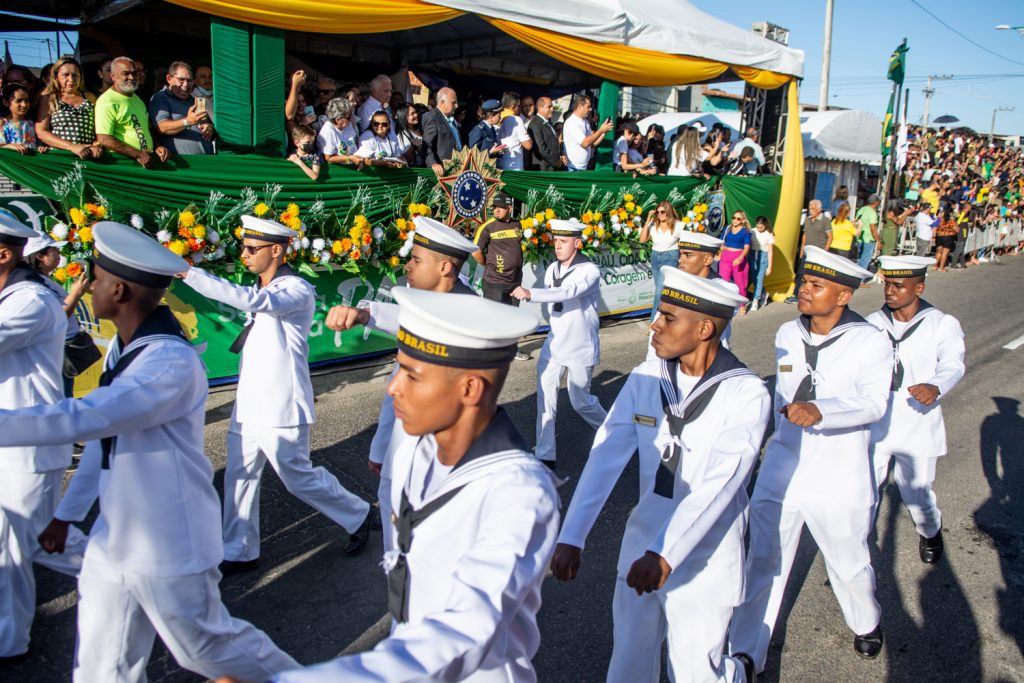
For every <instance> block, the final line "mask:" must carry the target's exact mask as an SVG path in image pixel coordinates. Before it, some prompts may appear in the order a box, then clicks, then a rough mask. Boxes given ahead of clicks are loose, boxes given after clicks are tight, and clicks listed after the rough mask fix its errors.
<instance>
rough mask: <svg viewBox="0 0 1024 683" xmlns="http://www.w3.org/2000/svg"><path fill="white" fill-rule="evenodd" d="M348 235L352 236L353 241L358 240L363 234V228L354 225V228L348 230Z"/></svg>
mask: <svg viewBox="0 0 1024 683" xmlns="http://www.w3.org/2000/svg"><path fill="white" fill-rule="evenodd" d="M348 236H349V237H351V238H352V240H353V241H357V240H359V239H360V238H361V237H362V236H363V230H362V228H360V227H359V226H358V225H356V226H353V227H352V229H351V230H349V231H348Z"/></svg>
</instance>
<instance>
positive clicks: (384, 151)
mask: <svg viewBox="0 0 1024 683" xmlns="http://www.w3.org/2000/svg"><path fill="white" fill-rule="evenodd" d="M355 156H357V157H359V158H360V159H366V164H367V165H368V166H386V167H388V168H401V167H402V166H405V160H404V159H403V158H402V145H401V143H400V142H398V138H397V137H395V134H394V133H392V132H391V119H390V117H388V113H387V112H386V111H384V110H383V109H379V110H377V111H375V112H373V115H372V116H370V127H369V129H368V130H367V131H366V132H365V133H363V134H362V135H360V136H359V149H357V150H356V153H355Z"/></svg>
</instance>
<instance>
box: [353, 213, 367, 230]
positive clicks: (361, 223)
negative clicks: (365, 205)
mask: <svg viewBox="0 0 1024 683" xmlns="http://www.w3.org/2000/svg"><path fill="white" fill-rule="evenodd" d="M356 227H357V228H362V229H364V230H365V229H366V228H368V227H370V221H368V220H366V216H364V215H363V214H359V215H358V216H356Z"/></svg>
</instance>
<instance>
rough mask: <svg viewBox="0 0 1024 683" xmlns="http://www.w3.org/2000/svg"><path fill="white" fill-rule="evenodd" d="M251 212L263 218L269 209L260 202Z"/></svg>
mask: <svg viewBox="0 0 1024 683" xmlns="http://www.w3.org/2000/svg"><path fill="white" fill-rule="evenodd" d="M253 211H255V212H256V215H257V216H263V215H264V214H266V213H268V212H269V211H270V207H269V206H267V205H266V204H264V203H263V202H260V203H259V204H257V205H256V208H255V209H253Z"/></svg>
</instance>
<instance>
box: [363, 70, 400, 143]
mask: <svg viewBox="0 0 1024 683" xmlns="http://www.w3.org/2000/svg"><path fill="white" fill-rule="evenodd" d="M391 90H392V85H391V79H390V78H388V77H387V76H386V75H384V74H380V75H378V76H374V78H373V80H372V81H370V96H369V97H367V98H366V101H365V102H363V103H362V104H361V105H359V111H358V112H357V113H358V115H359V125H360V126H362V130H361V131H360V132H364V131H367V130H370V120H371V119H372V117H373V114H374V112H378V111H382V112H384V113H385V114H387V115H388V119H390V121H391V130H394V129H395V118H394V115H393V114H392V113H391V104H390V102H391Z"/></svg>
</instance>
